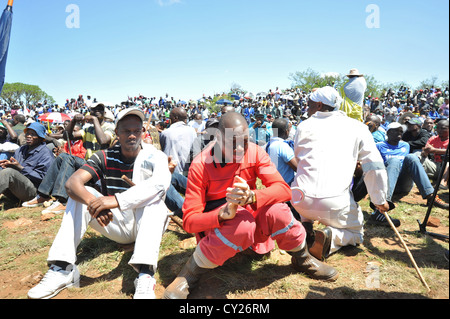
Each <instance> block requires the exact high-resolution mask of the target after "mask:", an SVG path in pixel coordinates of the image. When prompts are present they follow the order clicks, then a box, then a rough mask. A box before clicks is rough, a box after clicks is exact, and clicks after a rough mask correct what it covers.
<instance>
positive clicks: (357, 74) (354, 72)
mask: <svg viewBox="0 0 450 319" xmlns="http://www.w3.org/2000/svg"><path fill="white" fill-rule="evenodd" d="M347 76H349V77H350V76H364V74H361V73H359V70H358V69H351V70H350V72H349V74H347Z"/></svg>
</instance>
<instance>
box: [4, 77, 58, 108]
mask: <svg viewBox="0 0 450 319" xmlns="http://www.w3.org/2000/svg"><path fill="white" fill-rule="evenodd" d="M0 99H1V101H2V103H4V104H6V105H8V106H10V107H12V106H14V105H24V106H28V105H35V104H37V103H38V102H44V101H47V103H48V104H53V103H55V100H54V99H53V97H51V96H50V95H48V94H47V93H46V92H44V91H43V90H42V89H41V88H40V87H39V86H37V85H31V84H24V83H20V82H16V83H5V85H4V86H3V90H2V94H1V95H0Z"/></svg>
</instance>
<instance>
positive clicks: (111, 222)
mask: <svg viewBox="0 0 450 319" xmlns="http://www.w3.org/2000/svg"><path fill="white" fill-rule="evenodd" d="M116 121H117V122H116V135H117V138H118V141H119V143H117V144H116V145H115V146H113V147H112V148H109V149H107V150H103V151H100V152H97V153H95V154H94V155H93V156H92V157H91V158H90V159H89V160H88V162H87V163H86V164H85V165H83V167H82V168H81V169H79V170H78V171H77V172H75V173H74V174H73V175H72V176H71V177H70V179H69V180H68V181H67V184H66V187H67V193H68V194H69V196H70V199H69V201H68V204H67V210H66V213H65V215H64V218H63V220H62V222H61V227H60V230H59V231H58V233H57V235H56V238H55V239H54V241H53V244H52V246H51V248H50V251H49V253H48V259H47V261H48V264H49V266H50V268H49V270H48V271H47V273H46V275H45V276H44V278H43V279H42V280H41V281H40V283H39V284H38V285H36V286H35V287H33V288H32V289H30V290H29V291H28V297H29V298H31V299H48V298H52V297H53V296H55V295H56V294H58V293H59V292H60V291H61V290H62V289H64V288H66V287H70V286H79V282H80V273H79V270H78V267H77V266H76V258H77V257H76V249H77V247H78V245H79V244H80V242H81V240H82V238H83V236H84V234H85V232H86V230H87V227H88V226H90V227H92V228H93V229H95V230H96V231H98V232H100V233H101V234H102V235H104V236H105V237H107V238H109V239H111V240H113V241H115V242H118V243H120V244H131V243H134V251H133V255H132V256H131V259H130V261H129V264H130V265H131V266H132V267H133V269H134V270H136V271H137V272H138V273H139V275H138V277H137V278H136V280H135V287H136V291H135V294H134V298H135V299H154V298H155V292H154V289H155V284H156V281H155V278H154V274H155V272H156V270H157V261H158V254H159V249H160V243H161V237H162V235H163V233H164V230H165V225H166V223H167V218H168V210H167V207H166V205H165V204H164V197H165V194H166V192H167V189H168V188H169V185H170V171H169V167H168V158H167V156H166V155H165V154H164V153H162V152H161V151H158V150H156V148H155V147H154V146H152V145H150V144H146V143H142V138H143V133H144V128H143V121H144V113H143V112H142V111H141V110H139V109H136V108H128V109H125V110H123V111H121V112H120V113H119V114H118V116H117V120H116ZM122 174H125V175H126V176H127V178H129V179H130V180H132V181H133V183H134V184H135V185H134V186H130V185H129V184H128V183H126V181H124V180H123V179H122ZM97 180H101V181H102V182H103V184H104V185H105V196H103V195H102V194H101V193H99V192H98V191H96V190H95V189H94V188H92V187H88V186H85V185H86V184H87V183H88V182H89V181H93V182H96V181H97Z"/></svg>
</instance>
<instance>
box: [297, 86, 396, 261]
mask: <svg viewBox="0 0 450 319" xmlns="http://www.w3.org/2000/svg"><path fill="white" fill-rule="evenodd" d="M341 101H342V98H341V97H340V95H339V93H338V92H337V91H336V90H335V89H333V88H331V87H324V88H320V89H318V90H316V91H315V92H313V93H312V94H311V95H310V98H309V101H308V106H309V108H308V119H307V120H306V121H303V122H302V123H300V125H299V126H298V128H297V133H296V136H295V140H294V152H295V157H296V159H297V162H298V169H297V174H296V176H295V178H294V181H293V183H292V201H291V203H292V205H293V206H294V208H295V209H296V210H297V212H298V213H299V214H300V216H301V219H302V223H303V224H304V226H305V228H306V230H307V232H309V236H312V237H313V238H314V236H315V241H312V240H311V241H310V253H311V254H312V255H313V256H315V257H316V258H318V259H324V258H325V257H326V256H328V255H329V254H330V253H333V252H336V251H337V250H338V249H340V248H341V247H343V246H347V245H357V244H360V243H362V242H363V234H364V231H363V221H364V220H363V214H362V211H361V208H360V207H359V205H358V204H357V203H356V202H355V200H354V198H353V194H352V192H351V183H352V179H353V173H354V171H355V168H356V164H357V162H358V161H360V162H361V165H362V169H363V171H364V182H365V184H366V187H367V190H368V193H369V195H370V197H371V201H372V203H373V204H375V206H376V207H377V208H378V209H379V210H380V211H382V212H386V211H388V210H389V204H388V203H387V201H386V193H387V174H386V170H385V167H384V164H383V159H382V158H381V155H380V153H379V152H378V150H377V148H376V145H375V142H374V140H373V137H372V135H371V133H370V132H369V130H368V129H367V126H365V125H364V124H363V123H361V122H358V121H357V120H355V119H352V118H350V117H348V116H347V115H346V114H345V113H344V112H342V111H339V110H338V109H339V106H340V105H341ZM315 220H317V221H320V223H322V224H324V225H327V227H326V228H325V229H324V230H323V231H319V230H316V231H314V230H313V226H312V224H313V221H315Z"/></svg>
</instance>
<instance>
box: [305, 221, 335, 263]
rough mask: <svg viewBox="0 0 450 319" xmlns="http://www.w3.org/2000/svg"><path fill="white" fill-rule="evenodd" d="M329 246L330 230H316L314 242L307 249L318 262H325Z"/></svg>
mask: <svg viewBox="0 0 450 319" xmlns="http://www.w3.org/2000/svg"><path fill="white" fill-rule="evenodd" d="M330 246H331V229H330V228H328V227H326V228H325V229H323V230H321V229H316V231H315V240H314V243H313V244H312V246H311V247H310V248H309V253H310V254H311V255H313V256H314V257H316V258H317V259H319V260H322V261H323V260H325V258H327V257H328V255H329V252H330Z"/></svg>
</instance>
